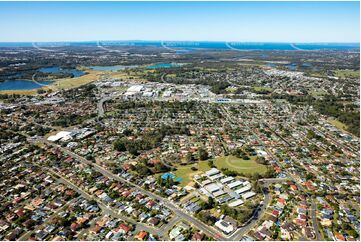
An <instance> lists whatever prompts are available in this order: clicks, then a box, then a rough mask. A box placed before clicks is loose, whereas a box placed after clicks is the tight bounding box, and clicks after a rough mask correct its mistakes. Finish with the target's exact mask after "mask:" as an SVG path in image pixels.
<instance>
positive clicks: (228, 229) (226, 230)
mask: <svg viewBox="0 0 361 242" xmlns="http://www.w3.org/2000/svg"><path fill="white" fill-rule="evenodd" d="M215 226H216V227H218V228H219V229H220V230H222V231H223V233H225V234H230V233H232V231H233V230H234V228H233V226H232V225H231V224H229V223H227V222H225V221H223V220H218V221H217V222H216V223H215Z"/></svg>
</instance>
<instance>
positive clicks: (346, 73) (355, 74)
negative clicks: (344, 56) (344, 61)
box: [335, 70, 360, 78]
mask: <svg viewBox="0 0 361 242" xmlns="http://www.w3.org/2000/svg"><path fill="white" fill-rule="evenodd" d="M335 75H336V76H337V77H340V78H347V77H349V78H360V71H359V70H357V71H355V70H336V71H335Z"/></svg>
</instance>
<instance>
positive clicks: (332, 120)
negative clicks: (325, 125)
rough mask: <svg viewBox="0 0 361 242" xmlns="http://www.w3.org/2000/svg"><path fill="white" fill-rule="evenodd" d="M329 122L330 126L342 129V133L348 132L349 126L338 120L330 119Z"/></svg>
mask: <svg viewBox="0 0 361 242" xmlns="http://www.w3.org/2000/svg"><path fill="white" fill-rule="evenodd" d="M328 122H329V123H330V124H332V125H333V126H335V127H336V128H338V129H341V130H342V131H346V130H347V125H346V124H344V123H342V122H340V121H338V120H336V119H329V120H328Z"/></svg>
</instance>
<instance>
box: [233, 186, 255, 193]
mask: <svg viewBox="0 0 361 242" xmlns="http://www.w3.org/2000/svg"><path fill="white" fill-rule="evenodd" d="M251 188H252V187H251V186H245V187H241V188H240V189H237V190H236V191H235V192H236V193H238V194H242V193H245V192H248V191H249V190H251Z"/></svg>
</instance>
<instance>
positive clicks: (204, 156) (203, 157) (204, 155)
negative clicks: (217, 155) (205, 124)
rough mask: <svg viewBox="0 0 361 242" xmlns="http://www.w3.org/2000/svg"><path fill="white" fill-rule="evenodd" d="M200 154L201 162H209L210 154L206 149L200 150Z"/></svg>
mask: <svg viewBox="0 0 361 242" xmlns="http://www.w3.org/2000/svg"><path fill="white" fill-rule="evenodd" d="M198 154H199V159H200V160H207V159H208V152H207V151H206V150H205V149H203V148H199V150H198Z"/></svg>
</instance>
